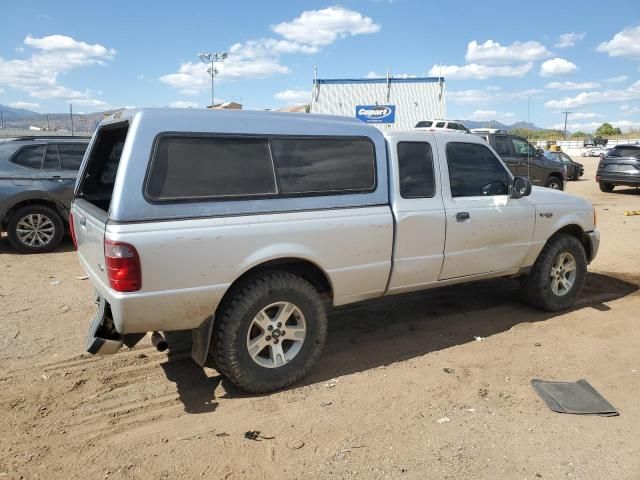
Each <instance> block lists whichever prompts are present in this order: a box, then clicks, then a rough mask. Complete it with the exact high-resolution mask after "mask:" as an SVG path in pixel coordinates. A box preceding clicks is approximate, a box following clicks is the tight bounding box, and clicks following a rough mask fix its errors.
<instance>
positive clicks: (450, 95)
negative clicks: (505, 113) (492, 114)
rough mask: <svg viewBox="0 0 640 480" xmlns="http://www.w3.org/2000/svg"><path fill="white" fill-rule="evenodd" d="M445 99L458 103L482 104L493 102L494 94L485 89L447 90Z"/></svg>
mask: <svg viewBox="0 0 640 480" xmlns="http://www.w3.org/2000/svg"><path fill="white" fill-rule="evenodd" d="M446 95H447V101H449V102H452V103H457V104H460V105H483V104H490V103H492V102H493V99H494V94H493V93H492V92H490V91H487V90H449V91H447V93H446Z"/></svg>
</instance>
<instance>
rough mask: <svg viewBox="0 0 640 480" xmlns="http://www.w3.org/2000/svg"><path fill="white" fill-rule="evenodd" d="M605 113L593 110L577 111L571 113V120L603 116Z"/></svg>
mask: <svg viewBox="0 0 640 480" xmlns="http://www.w3.org/2000/svg"><path fill="white" fill-rule="evenodd" d="M602 117H604V115H602V114H600V113H592V112H576V113H571V115H570V118H571V120H589V119H592V118H602Z"/></svg>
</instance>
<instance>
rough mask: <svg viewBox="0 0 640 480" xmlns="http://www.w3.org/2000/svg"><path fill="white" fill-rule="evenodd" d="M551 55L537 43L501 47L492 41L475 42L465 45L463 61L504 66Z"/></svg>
mask: <svg viewBox="0 0 640 480" xmlns="http://www.w3.org/2000/svg"><path fill="white" fill-rule="evenodd" d="M550 55H551V52H549V50H547V49H546V47H545V46H544V45H542V44H541V43H538V42H533V41H530V42H514V43H512V44H511V45H506V46H502V45H500V44H499V43H498V42H494V41H493V40H487V41H486V42H484V43H481V44H479V43H478V42H476V41H475V40H473V41H471V42H469V44H468V45H467V54H466V55H465V60H466V61H467V62H469V63H482V64H488V65H504V64H510V63H522V62H531V61H534V60H539V59H541V58H546V57H548V56H550Z"/></svg>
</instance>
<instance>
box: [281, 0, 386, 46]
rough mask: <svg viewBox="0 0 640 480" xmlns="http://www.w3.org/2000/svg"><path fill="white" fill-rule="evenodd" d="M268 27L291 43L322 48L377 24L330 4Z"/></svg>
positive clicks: (370, 30)
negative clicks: (327, 6)
mask: <svg viewBox="0 0 640 480" xmlns="http://www.w3.org/2000/svg"><path fill="white" fill-rule="evenodd" d="M271 29H272V30H273V31H274V32H276V33H278V34H280V35H281V36H282V37H283V38H284V39H285V40H289V41H291V42H296V43H301V44H304V45H312V46H315V47H326V46H327V45H330V44H332V43H334V42H335V41H336V40H337V39H338V38H343V37H346V36H349V35H351V36H354V35H362V34H369V33H376V32H378V31H379V30H380V25H377V24H376V23H374V22H373V20H372V19H371V18H369V17H365V16H363V15H362V14H361V13H359V12H356V11H353V10H349V9H347V8H344V7H339V6H334V7H329V8H325V9H323V10H309V11H306V12H302V14H301V15H300V16H299V17H298V18H295V19H293V20H292V21H290V22H282V23H279V24H278V25H274V26H272V27H271Z"/></svg>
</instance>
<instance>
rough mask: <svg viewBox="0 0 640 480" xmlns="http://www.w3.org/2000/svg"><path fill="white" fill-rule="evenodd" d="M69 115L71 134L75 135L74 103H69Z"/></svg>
mask: <svg viewBox="0 0 640 480" xmlns="http://www.w3.org/2000/svg"><path fill="white" fill-rule="evenodd" d="M69 117H71V136H72V137H73V105H71V104H69Z"/></svg>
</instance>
